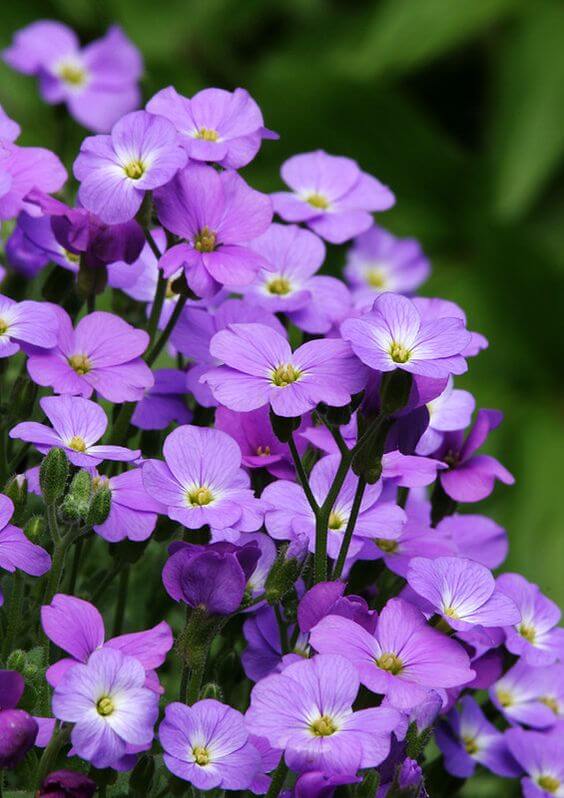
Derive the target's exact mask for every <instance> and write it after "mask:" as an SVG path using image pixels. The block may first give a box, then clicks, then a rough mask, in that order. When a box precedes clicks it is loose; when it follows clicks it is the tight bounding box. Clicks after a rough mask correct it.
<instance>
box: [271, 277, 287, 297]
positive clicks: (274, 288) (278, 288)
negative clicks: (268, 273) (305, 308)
mask: <svg viewBox="0 0 564 798" xmlns="http://www.w3.org/2000/svg"><path fill="white" fill-rule="evenodd" d="M266 287H267V288H268V290H269V292H270V293H271V294H276V295H277V296H285V295H286V294H289V293H290V291H291V288H292V285H291V283H290V281H289V280H287V279H286V278H285V277H281V276H279V277H274V278H273V279H272V280H270V282H269V283H268V284H267V286H266Z"/></svg>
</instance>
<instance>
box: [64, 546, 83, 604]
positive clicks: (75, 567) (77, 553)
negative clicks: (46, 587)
mask: <svg viewBox="0 0 564 798" xmlns="http://www.w3.org/2000/svg"><path fill="white" fill-rule="evenodd" d="M83 545H84V538H83V537H80V538H79V539H78V540H77V541H76V543H75V544H74V556H73V558H72V567H71V572H70V578H69V584H68V587H67V593H68V594H69V595H70V596H72V595H74V591H75V589H76V581H77V579H78V571H79V568H80V557H81V555H82V547H83Z"/></svg>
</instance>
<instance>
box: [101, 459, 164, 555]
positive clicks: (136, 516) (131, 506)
mask: <svg viewBox="0 0 564 798" xmlns="http://www.w3.org/2000/svg"><path fill="white" fill-rule="evenodd" d="M92 484H93V487H94V491H95V492H96V491H98V490H100V489H101V488H107V489H108V490H109V491H110V492H111V494H112V503H111V507H110V514H109V515H108V517H107V518H106V520H105V521H104V523H102V524H95V525H94V526H93V527H92V528H93V530H94V531H95V532H96V533H97V534H98V535H100V537H102V538H104V540H107V541H108V542H109V543H117V542H118V541H120V540H125V539H126V538H127V539H128V540H135V541H141V540H147V538H148V537H150V535H151V534H152V532H153V531H154V529H155V526H156V524H157V518H158V516H159V513H161V514H164V513H165V507H164V505H163V504H161V503H160V502H159V501H157V500H156V499H154V498H153V497H152V496H149V494H148V493H147V491H146V490H145V487H144V485H143V478H142V475H141V469H140V468H133V469H131V470H130V471H124V472H123V473H122V474H117V475H115V476H112V477H105V476H102V475H100V474H98V473H95V474H94V476H93V478H92Z"/></svg>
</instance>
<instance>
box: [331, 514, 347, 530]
mask: <svg viewBox="0 0 564 798" xmlns="http://www.w3.org/2000/svg"><path fill="white" fill-rule="evenodd" d="M343 524H344V521H343V519H342V518H341V516H340V515H339V514H338V513H336V512H334V511H333V510H332V511H331V513H330V514H329V523H328V524H327V526H328V527H329V529H335V530H337V529H341V527H342V526H343Z"/></svg>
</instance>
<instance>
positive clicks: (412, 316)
mask: <svg viewBox="0 0 564 798" xmlns="http://www.w3.org/2000/svg"><path fill="white" fill-rule="evenodd" d="M341 333H342V335H343V338H344V339H345V340H346V341H350V342H351V345H352V348H353V351H354V352H355V354H356V355H358V357H359V358H360V359H361V360H362V362H363V363H366V365H367V366H370V368H372V369H376V370H377V371H384V372H386V371H394V370H395V369H398V368H399V369H403V370H404V371H409V372H411V373H413V374H420V375H422V376H424V377H432V378H434V379H440V378H441V377H448V376H449V374H463V373H464V372H465V371H466V368H467V366H466V361H465V360H464V358H463V357H462V355H461V352H462V351H463V350H464V348H465V347H466V346H467V345H468V342H469V340H470V333H469V332H468V331H467V330H466V329H465V327H464V323H463V322H462V321H461V319H459V318H455V317H451V318H442V319H438V320H436V321H430V322H424V321H422V320H421V317H420V315H419V313H418V311H417V309H416V307H415V305H414V304H413V302H412V300H411V299H408V298H407V297H404V296H401V295H400V294H391V293H385V294H381V295H380V296H379V297H378V298H377V299H376V301H375V302H374V306H373V308H372V310H371V311H370V312H369V313H367V314H365V315H364V316H362V317H361V318H359V319H347V321H345V322H343V324H342V325H341Z"/></svg>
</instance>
